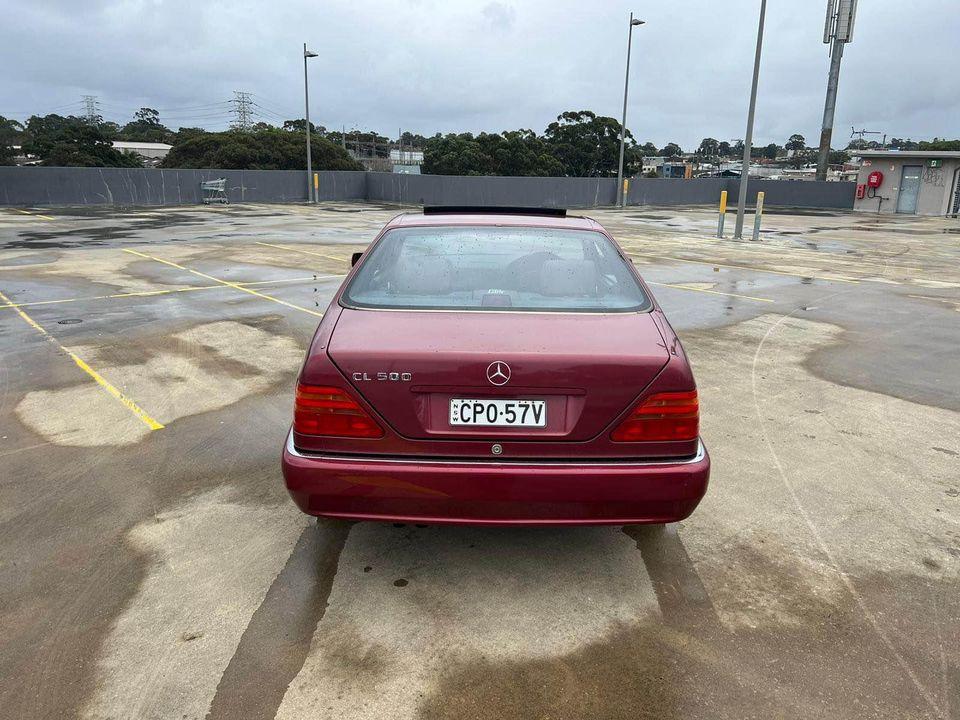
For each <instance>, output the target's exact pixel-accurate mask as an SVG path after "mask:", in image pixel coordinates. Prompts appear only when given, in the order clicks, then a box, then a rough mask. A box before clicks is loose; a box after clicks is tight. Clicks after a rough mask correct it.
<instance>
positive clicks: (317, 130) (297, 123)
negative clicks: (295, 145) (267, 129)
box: [283, 118, 327, 142]
mask: <svg viewBox="0 0 960 720" xmlns="http://www.w3.org/2000/svg"><path fill="white" fill-rule="evenodd" d="M306 127H307V121H306V119H305V118H297V119H296V120H284V121H283V129H284V130H286V131H288V132H301V133H302V132H306ZM310 134H311V135H326V134H327V129H326V128H325V127H323V126H322V125H314V124H313V123H310ZM304 142H306V141H304Z"/></svg>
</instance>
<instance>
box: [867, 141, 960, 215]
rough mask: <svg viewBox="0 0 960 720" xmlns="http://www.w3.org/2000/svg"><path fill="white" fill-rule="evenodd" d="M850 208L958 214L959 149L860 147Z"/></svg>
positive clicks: (959, 188) (910, 213) (868, 210)
mask: <svg viewBox="0 0 960 720" xmlns="http://www.w3.org/2000/svg"><path fill="white" fill-rule="evenodd" d="M857 154H858V155H859V156H860V157H861V159H862V162H861V164H860V172H859V173H858V175H857V194H856V199H855V200H854V204H853V209H854V210H859V211H862V212H879V213H900V214H902V215H950V216H953V217H956V216H957V214H958V213H960V152H956V151H950V152H948V151H934V150H860V151H858V152H857Z"/></svg>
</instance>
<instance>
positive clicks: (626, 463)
mask: <svg viewBox="0 0 960 720" xmlns="http://www.w3.org/2000/svg"><path fill="white" fill-rule="evenodd" d="M287 452H288V453H289V454H290V455H293V456H294V457H298V458H306V459H308V460H330V461H334V462H364V463H370V462H376V463H394V464H398V465H410V464H417V465H482V466H490V465H492V466H497V465H539V466H541V467H551V466H554V465H555V466H557V467H558V468H567V467H584V468H589V467H621V468H622V467H646V466H650V465H693V464H694V463H698V462H700V461H701V460H703V459H704V457H706V455H707V451H706V448H705V447H704V445H703V441H702V440H698V441H697V453H696V455H694V456H693V457H689V458H663V459H662V460H660V459H658V460H620V461H609V460H607V461H598V462H556V461H549V460H546V461H544V460H499V459H498V460H478V459H476V458H469V459H466V458H463V459H450V460H437V459H430V460H422V459H417V458H413V457H411V458H410V459H409V460H407V459H399V458H396V457H387V458H383V457H376V456H372V455H327V454H324V453H317V452H304V451H301V450H297V448H296V447H294V445H293V431H292V430H291V431H290V432H289V433H288V434H287Z"/></svg>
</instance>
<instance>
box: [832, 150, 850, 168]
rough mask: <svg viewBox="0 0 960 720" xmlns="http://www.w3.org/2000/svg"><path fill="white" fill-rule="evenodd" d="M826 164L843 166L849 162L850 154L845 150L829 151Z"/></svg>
mask: <svg viewBox="0 0 960 720" xmlns="http://www.w3.org/2000/svg"><path fill="white" fill-rule="evenodd" d="M827 162H828V163H829V164H830V165H843V164H844V163H847V162H850V153H848V152H847V151H846V150H831V151H830V154H829V155H828V156H827Z"/></svg>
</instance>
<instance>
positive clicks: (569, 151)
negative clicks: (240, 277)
mask: <svg viewBox="0 0 960 720" xmlns="http://www.w3.org/2000/svg"><path fill="white" fill-rule="evenodd" d="M310 129H311V143H310V146H311V155H312V160H313V167H314V168H315V169H318V170H360V169H363V166H362V165H361V164H360V163H359V162H357V160H356V159H355V157H360V156H365V157H379V158H386V157H388V156H389V151H390V149H392V148H397V147H402V148H404V149H420V150H422V151H423V153H424V159H423V164H422V168H421V170H422V172H424V173H429V174H436V175H513V176H519V175H527V176H531V175H540V176H567V177H615V176H616V174H617V168H618V163H619V152H620V123H619V122H618V121H617V120H616V119H615V118H612V117H606V116H603V115H597V114H596V113H594V112H592V111H590V110H571V111H567V112H563V113H561V114H560V115H558V116H557V119H556V120H555V121H554V122H552V123H550V124H549V125H548V126H547V127H546V128H545V129H544V131H543V132H542V133H537V132H535V131H534V130H531V129H519V130H506V131H503V132H499V133H496V132H494V133H487V132H481V133H479V134H477V135H474V134H473V133H469V132H466V133H447V134H441V133H437V134H435V135H433V136H430V137H427V136H424V135H420V134H415V133H410V132H405V133H403V134H402V135H401V136H400V137H399V138H397V140H396V141H393V140H390V139H389V138H387V137H385V136H383V135H380V134H379V133H376V132H374V131H362V132H361V131H351V132H349V133H343V132H339V131H328V130H327V129H326V128H324V127H323V126H320V125H314V124H313V123H311V126H310ZM305 131H306V122H305V121H304V120H303V119H293V120H286V121H284V122H283V123H282V125H280V126H276V125H271V124H269V123H265V122H258V123H256V124H255V125H253V126H252V127H250V128H249V129H248V130H245V131H242V132H241V131H238V130H229V131H225V132H208V131H207V130H205V129H203V128H199V127H181V128H179V129H178V130H175V131H174V130H171V129H170V128H168V127H166V126H165V125H164V124H163V123H162V122H161V120H160V113H159V112H158V111H157V110H154V109H152V108H140V110H138V111H137V112H136V113H135V114H134V116H133V118H132V119H131V120H130V122H128V123H126V124H123V125H120V124H117V123H113V122H106V121H104V120H103V119H102V118H96V119H95V120H94V121H93V122H91V121H88V120H87V119H85V118H78V117H73V116H60V115H44V116H39V115H35V116H33V117H31V118H30V119H29V120H27V122H26V123H19V122H17V121H15V120H10V119H7V118H4V117H2V116H0V164H7V165H9V164H13V162H14V152H13V146H14V145H20V146H21V152H22V153H25V154H27V155H30V156H33V157H35V158H37V159H38V161H39V163H40V164H42V165H60V166H64V165H66V166H94V167H140V166H141V165H142V159H141V158H139V157H137V156H135V155H133V154H130V153H125V152H121V151H119V150H117V149H116V148H114V147H113V146H112V141H114V140H128V141H134V142H162V143H168V144H170V145H172V146H173V148H172V149H171V150H170V152H169V153H168V154H167V156H166V157H165V158H164V159H163V161H162V162H161V163H160V166H161V167H168V168H225V169H263V170H302V169H305V167H306V159H305V157H304V155H305V153H304V151H303V150H304V143H305V138H304V132H305ZM624 136H625V148H624V174H625V175H627V176H628V177H629V176H637V175H640V174H641V173H642V171H643V159H644V158H645V157H664V158H667V159H668V160H670V159H674V160H677V159H679V158H681V157H684V156H685V155H686V156H687V157H689V155H693V156H694V159H695V160H696V161H697V162H699V163H700V164H701V165H704V164H706V165H711V164H712V165H719V163H721V162H723V161H725V160H731V161H732V160H739V159H740V158H742V156H743V142H742V141H739V140H734V141H725V140H716V139H714V138H709V137H708V138H704V139H703V140H702V141H701V142H700V144H699V145H698V146H697V148H696V149H695V150H693V151H692V153H689V154H685V153H684V151H683V148H682V147H681V146H680V145H679V144H678V143H675V142H670V143H667V144H666V145H664V146H663V147H659V148H658V147H657V146H656V145H654V144H653V143H651V142H644V143H642V144H641V143H640V142H638V141H637V140H636V139H635V138H634V136H633V134H632V133H631V132H630V130H629V129H627V130H626V132H625V133H624ZM880 147H881V145H880V143H877V142H875V141H864V140H862V139H861V140H853V141H851V142H850V143H849V145H848V146H847V148H846V149H844V150H834V151H832V152H831V154H830V162H831V164H840V163H843V162H846V161H847V160H848V159H849V153H850V152H855V151H856V150H861V149H879V148H880ZM886 147H890V148H893V149H901V150H960V140H941V139H939V138H937V139H934V140H933V141H929V142H928V141H920V142H914V141H912V140H910V139H901V138H894V139H893V140H891V141H890V143H888V144H887V145H886ZM347 149H350V150H352V151H353V156H351V154H350V153H349V152H347ZM753 157H754V158H759V159H767V160H776V159H781V160H786V162H787V163H788V164H791V165H793V166H794V167H802V166H803V165H806V164H810V163H815V162H816V159H817V150H816V149H815V148H809V147H807V143H806V140H805V138H804V136H803V135H801V134H799V133H795V134H793V135H791V136H790V137H789V138H787V140H786V141H785V142H784V144H783V145H778V144H777V143H769V144H768V145H765V146H762V145H761V146H758V147H755V148H754V149H753Z"/></svg>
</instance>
